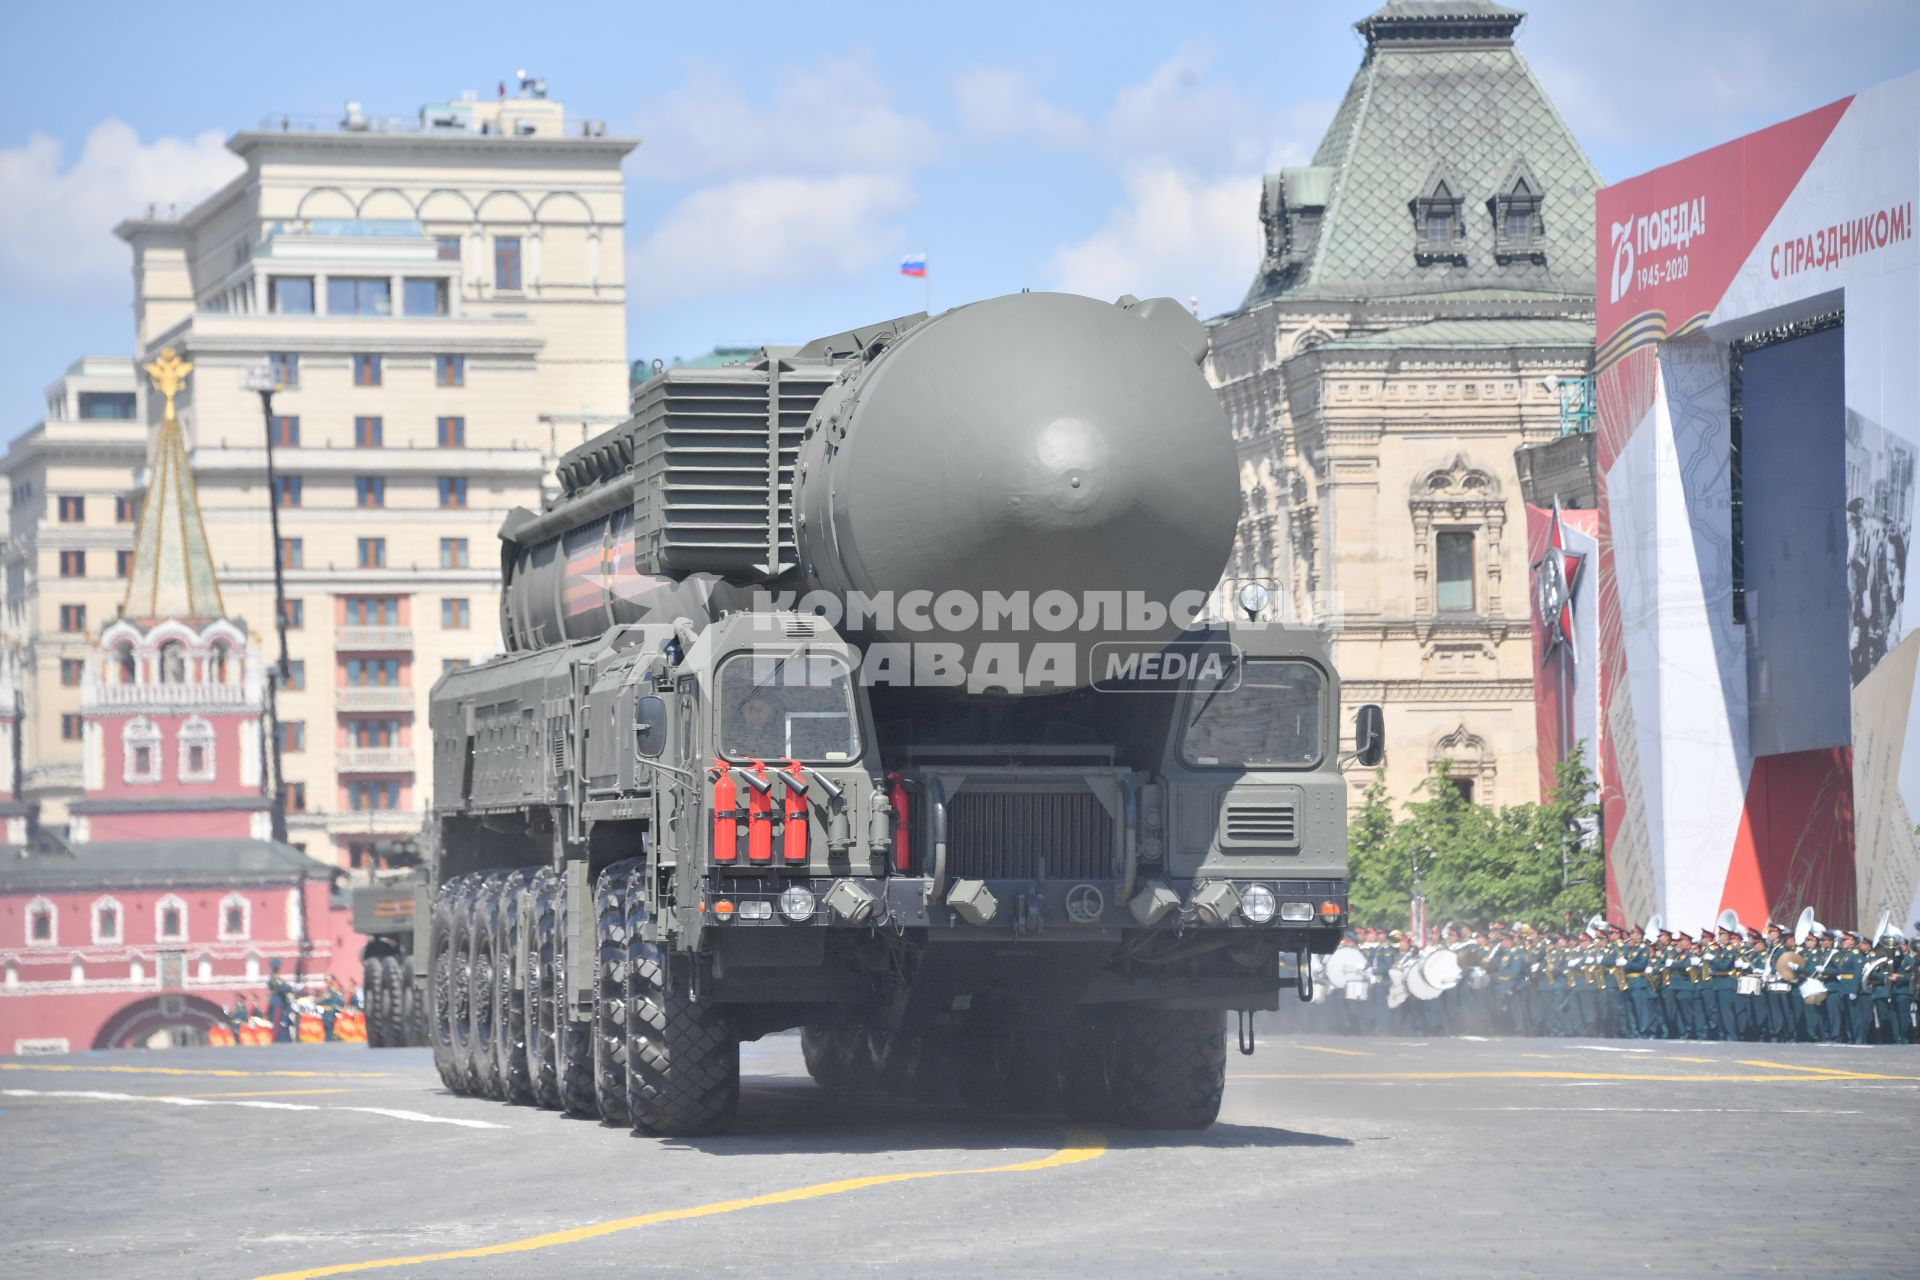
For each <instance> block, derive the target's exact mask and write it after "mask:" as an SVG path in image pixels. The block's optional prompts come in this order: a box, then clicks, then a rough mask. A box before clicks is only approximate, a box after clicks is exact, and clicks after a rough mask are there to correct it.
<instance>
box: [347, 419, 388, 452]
mask: <svg viewBox="0 0 1920 1280" xmlns="http://www.w3.org/2000/svg"><path fill="white" fill-rule="evenodd" d="M386 442H387V429H386V425H385V423H383V422H382V421H381V419H379V418H372V417H365V416H362V417H358V418H355V419H354V420H353V447H354V448H356V449H378V448H380V447H381V446H383V445H385V444H386Z"/></svg>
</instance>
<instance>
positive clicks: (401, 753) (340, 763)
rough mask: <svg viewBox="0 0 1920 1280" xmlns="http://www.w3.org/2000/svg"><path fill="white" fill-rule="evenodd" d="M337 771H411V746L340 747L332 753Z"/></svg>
mask: <svg viewBox="0 0 1920 1280" xmlns="http://www.w3.org/2000/svg"><path fill="white" fill-rule="evenodd" d="M333 767H334V771H335V772H337V773H412V772H413V748H412V747H342V748H340V750H339V751H337V752H335V753H334V757H333Z"/></svg>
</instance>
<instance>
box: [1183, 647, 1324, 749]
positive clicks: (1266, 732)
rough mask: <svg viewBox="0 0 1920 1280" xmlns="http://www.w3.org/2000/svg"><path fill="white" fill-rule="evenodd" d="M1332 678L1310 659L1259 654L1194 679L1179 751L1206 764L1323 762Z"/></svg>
mask: <svg viewBox="0 0 1920 1280" xmlns="http://www.w3.org/2000/svg"><path fill="white" fill-rule="evenodd" d="M1326 702H1327V678H1326V676H1325V675H1323V674H1321V671H1320V669H1319V668H1318V667H1316V666H1313V665H1312V664H1311V663H1306V662H1297V661H1290V660H1275V659H1262V658H1253V659H1248V660H1245V661H1241V662H1235V663H1230V664H1229V665H1228V666H1227V668H1226V670H1225V671H1224V672H1223V673H1221V674H1220V675H1217V676H1202V677H1201V678H1200V679H1198V680H1195V681H1194V684H1193V690H1192V693H1191V694H1190V695H1189V698H1188V702H1187V713H1186V714H1187V727H1186V731H1185V733H1183V734H1182V735H1181V739H1180V754H1181V756H1182V757H1183V758H1185V760H1186V762H1187V763H1188V764H1193V765H1200V766H1203V767H1206V768H1223V769H1224V768H1278V769H1300V768H1311V767H1313V766H1314V765H1317V764H1319V763H1320V751H1321V747H1320V742H1321V736H1322V731H1323V726H1324V725H1325V724H1326Z"/></svg>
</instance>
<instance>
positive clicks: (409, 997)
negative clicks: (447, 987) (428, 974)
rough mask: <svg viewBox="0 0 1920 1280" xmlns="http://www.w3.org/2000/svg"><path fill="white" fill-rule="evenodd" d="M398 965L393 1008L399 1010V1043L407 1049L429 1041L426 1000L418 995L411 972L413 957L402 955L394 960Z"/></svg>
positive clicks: (420, 1046)
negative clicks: (397, 991) (398, 983)
mask: <svg viewBox="0 0 1920 1280" xmlns="http://www.w3.org/2000/svg"><path fill="white" fill-rule="evenodd" d="M394 963H395V964H396V965H397V966H399V972H400V988H399V994H398V998H397V1000H396V1002H395V1008H397V1009H398V1010H399V1012H400V1036H401V1038H400V1043H401V1044H402V1045H403V1046H405V1047H406V1048H409V1049H419V1048H422V1047H424V1046H425V1045H427V1044H428V1043H429V1041H428V1039H427V1002H426V1001H425V1000H423V999H421V997H420V989H419V986H418V985H417V983H416V981H415V979H414V974H413V957H412V956H404V957H401V958H400V959H397V960H395V961H394Z"/></svg>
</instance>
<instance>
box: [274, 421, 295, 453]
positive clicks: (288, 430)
mask: <svg viewBox="0 0 1920 1280" xmlns="http://www.w3.org/2000/svg"><path fill="white" fill-rule="evenodd" d="M273 444H274V447H275V448H277V449H298V448H299V447H300V418H299V415H297V414H291V413H282V414H276V415H275V416H274V419H273Z"/></svg>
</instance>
